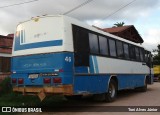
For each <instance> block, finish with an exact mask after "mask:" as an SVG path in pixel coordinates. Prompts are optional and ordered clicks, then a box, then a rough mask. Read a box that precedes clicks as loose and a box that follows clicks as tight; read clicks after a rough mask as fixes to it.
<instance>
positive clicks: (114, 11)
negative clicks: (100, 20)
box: [105, 0, 136, 19]
mask: <svg viewBox="0 0 160 115" xmlns="http://www.w3.org/2000/svg"><path fill="white" fill-rule="evenodd" d="M135 1H136V0H133V1H131V2H129V3H128V4H126V5H124V6H123V7H121V8H119V9H118V10H116V11H114V12H112V13H111V14H109V15H108V16H107V17H105V19H107V18H109V17H111V16H112V15H114V14H116V13H117V12H119V11H120V10H122V9H123V8H125V7H127V6H129V5H130V4H132V3H133V2H135Z"/></svg>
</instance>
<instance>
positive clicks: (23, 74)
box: [11, 16, 73, 100]
mask: <svg viewBox="0 0 160 115" xmlns="http://www.w3.org/2000/svg"><path fill="white" fill-rule="evenodd" d="M63 28H64V24H63V17H61V16H57V17H41V18H34V19H32V20H30V21H26V22H23V23H21V24H19V25H18V26H17V29H16V33H15V38H14V44H13V51H12V68H11V70H12V79H11V83H12V86H13V91H15V92H21V93H23V94H26V95H28V94H36V95H37V94H38V95H39V97H40V98H41V100H42V99H43V97H44V94H63V95H72V93H73V92H72V91H73V88H72V82H73V81H72V76H73V75H72V74H73V70H72V68H73V54H72V53H69V52H67V51H66V50H65V48H64V45H65V43H64V29H63Z"/></svg>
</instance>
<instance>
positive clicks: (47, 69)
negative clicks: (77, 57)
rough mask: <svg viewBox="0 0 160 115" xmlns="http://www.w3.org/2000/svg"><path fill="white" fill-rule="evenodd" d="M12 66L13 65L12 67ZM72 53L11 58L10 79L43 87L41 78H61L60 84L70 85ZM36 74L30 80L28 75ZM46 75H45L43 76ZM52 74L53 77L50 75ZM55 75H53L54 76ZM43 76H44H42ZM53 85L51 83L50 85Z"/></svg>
mask: <svg viewBox="0 0 160 115" xmlns="http://www.w3.org/2000/svg"><path fill="white" fill-rule="evenodd" d="M13 64H14V65H13ZM72 68H73V53H64V52H62V53H50V54H37V55H30V56H19V57H13V58H12V71H13V74H12V78H17V79H18V78H24V81H25V82H24V84H23V85H24V86H25V85H31V86H32V85H41V86H43V78H44V77H47V78H54V77H61V78H62V84H72V83H73V81H72V78H73V69H72ZM32 74H38V78H35V79H31V78H29V75H32ZM45 74H46V75H45ZM52 74H53V75H52ZM54 74H55V75H54ZM44 75H45V76H44ZM17 85H18V84H17ZM51 85H53V83H51Z"/></svg>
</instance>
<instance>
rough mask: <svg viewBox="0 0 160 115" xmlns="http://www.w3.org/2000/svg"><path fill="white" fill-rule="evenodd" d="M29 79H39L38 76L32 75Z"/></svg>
mask: <svg viewBox="0 0 160 115" xmlns="http://www.w3.org/2000/svg"><path fill="white" fill-rule="evenodd" d="M28 78H30V79H35V78H38V74H30V75H29V77H28Z"/></svg>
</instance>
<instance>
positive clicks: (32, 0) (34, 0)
mask: <svg viewBox="0 0 160 115" xmlns="http://www.w3.org/2000/svg"><path fill="white" fill-rule="evenodd" d="M36 1H39V0H31V1H27V2H20V3H16V4H11V5H6V6H0V9H2V8H7V7H12V6H18V5H22V4H28V3H31V2H36Z"/></svg>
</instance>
